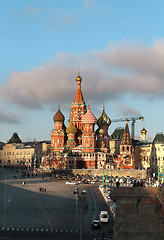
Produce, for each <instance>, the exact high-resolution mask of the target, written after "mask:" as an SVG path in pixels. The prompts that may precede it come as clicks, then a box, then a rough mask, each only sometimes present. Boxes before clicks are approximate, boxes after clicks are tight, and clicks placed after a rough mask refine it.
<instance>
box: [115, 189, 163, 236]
mask: <svg viewBox="0 0 164 240" xmlns="http://www.w3.org/2000/svg"><path fill="white" fill-rule="evenodd" d="M158 194H159V189H158V188H151V187H149V188H144V187H142V188H141V187H134V188H133V187H131V188H130V187H129V188H128V187H127V188H125V187H124V188H114V189H113V191H112V193H111V198H112V199H113V200H114V201H115V202H116V206H117V207H116V212H115V224H114V233H113V240H163V239H164V218H163V216H162V207H161V204H160V202H159V201H158Z"/></svg>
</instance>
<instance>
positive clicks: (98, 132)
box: [96, 128, 104, 135]
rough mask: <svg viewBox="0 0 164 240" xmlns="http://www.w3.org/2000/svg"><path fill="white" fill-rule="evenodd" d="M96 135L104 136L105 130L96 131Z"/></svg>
mask: <svg viewBox="0 0 164 240" xmlns="http://www.w3.org/2000/svg"><path fill="white" fill-rule="evenodd" d="M96 134H97V135H103V134H104V130H103V129H102V128H98V129H97V130H96Z"/></svg>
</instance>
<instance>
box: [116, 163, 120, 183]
mask: <svg viewBox="0 0 164 240" xmlns="http://www.w3.org/2000/svg"><path fill="white" fill-rule="evenodd" d="M117 169H118V180H119V170H120V166H119V165H118V168H117Z"/></svg>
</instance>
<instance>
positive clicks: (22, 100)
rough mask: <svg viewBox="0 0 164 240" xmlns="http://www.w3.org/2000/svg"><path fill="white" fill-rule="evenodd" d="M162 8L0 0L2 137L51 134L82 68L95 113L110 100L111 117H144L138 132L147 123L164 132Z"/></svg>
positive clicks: (84, 0)
mask: <svg viewBox="0 0 164 240" xmlns="http://www.w3.org/2000/svg"><path fill="white" fill-rule="evenodd" d="M163 9H164V2H163V1H162V0H158V1H153V0H149V1H148V0H144V1H137V0H133V1H131V0H124V1H122V0H116V1H112V0H108V1H107V0H60V1H59V0H35V1H34V0H14V1H12V0H0V31H1V34H0V36H1V38H0V59H1V61H0V62H1V64H0V129H1V131H0V132H1V138H0V141H3V142H7V141H8V140H9V138H10V137H11V136H12V134H13V133H14V132H17V133H18V134H19V136H20V138H21V139H22V141H28V140H33V139H34V138H35V139H36V140H50V132H51V130H52V129H53V127H54V123H53V115H54V114H55V113H56V111H57V106H58V104H60V106H61V111H62V112H63V114H64V115H65V117H66V121H65V125H66V126H68V117H69V111H70V106H71V104H72V101H73V98H74V95H75V92H76V77H77V74H78V71H79V68H80V74H81V77H82V79H83V81H82V92H83V96H84V98H85V101H86V103H87V104H88V101H89V102H90V105H91V111H92V112H93V113H94V115H95V116H96V117H97V118H98V117H99V116H100V114H101V112H102V106H103V101H105V110H106V113H107V115H108V116H109V117H110V118H111V119H119V118H126V117H131V116H133V117H136V116H140V115H142V116H144V117H145V121H144V122H143V121H136V124H135V126H136V128H135V135H136V138H139V136H140V131H141V129H142V128H143V126H145V128H146V129H147V131H148V132H147V135H148V139H150V140H151V139H153V138H154V137H155V135H156V133H157V132H163V130H164V127H163V122H164V111H163V105H164V94H163V93H164V67H163V64H164V29H163V26H164V15H163ZM129 124H130V123H129ZM124 125H125V122H118V123H112V124H111V126H110V128H109V135H111V134H112V132H113V130H114V129H115V128H116V127H124ZM130 127H131V126H130Z"/></svg>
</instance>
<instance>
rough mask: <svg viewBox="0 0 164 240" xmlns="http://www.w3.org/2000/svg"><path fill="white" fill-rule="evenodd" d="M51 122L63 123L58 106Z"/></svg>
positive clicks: (63, 118) (62, 116)
mask: <svg viewBox="0 0 164 240" xmlns="http://www.w3.org/2000/svg"><path fill="white" fill-rule="evenodd" d="M53 120H54V122H64V120H65V117H64V115H63V114H62V113H61V111H60V106H58V111H57V112H56V113H55V115H54V117H53Z"/></svg>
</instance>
